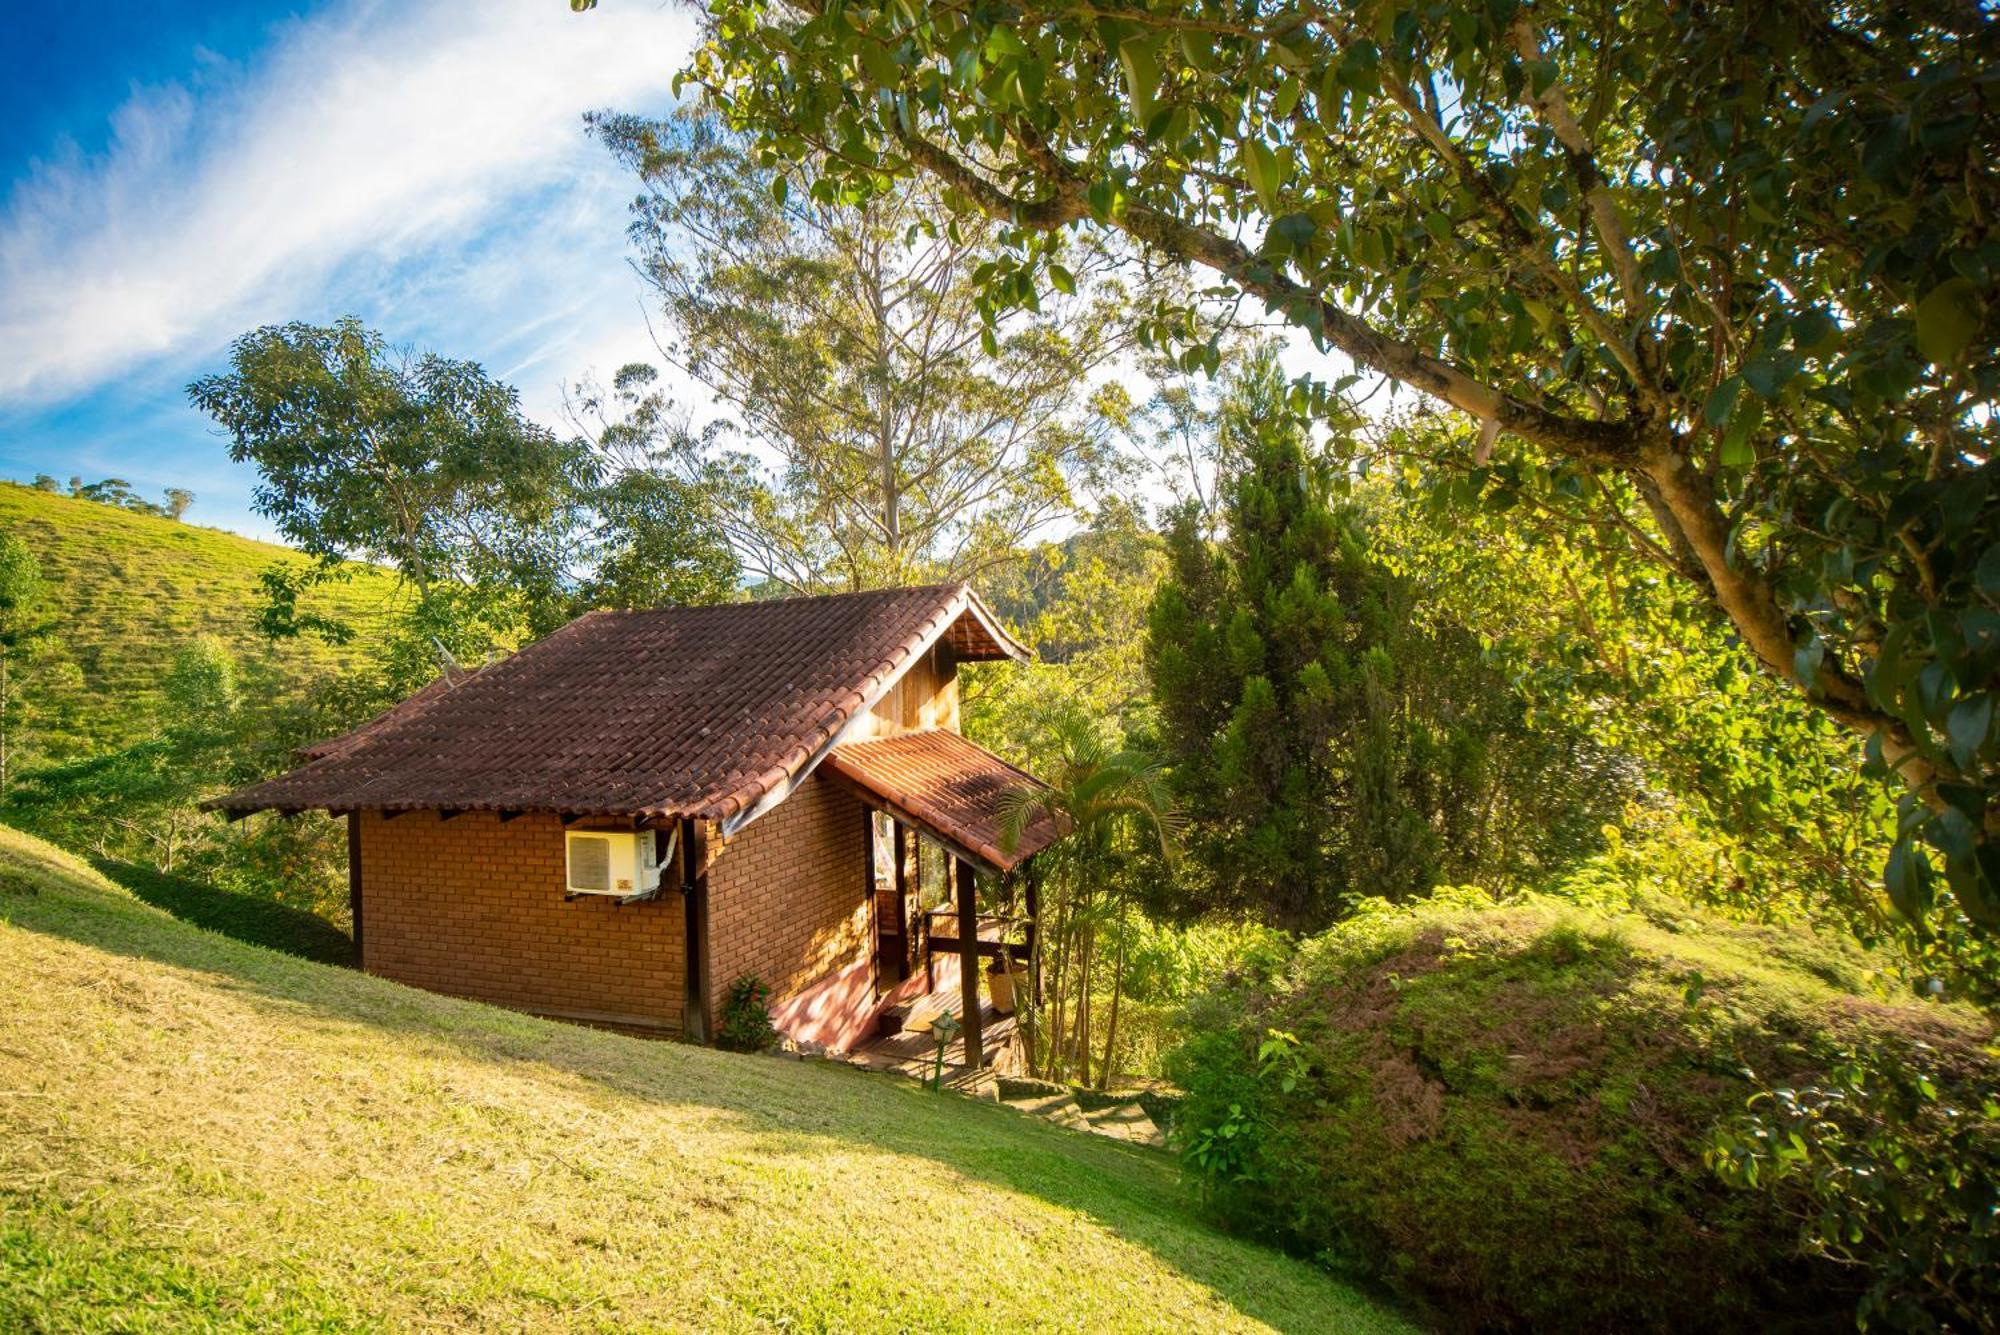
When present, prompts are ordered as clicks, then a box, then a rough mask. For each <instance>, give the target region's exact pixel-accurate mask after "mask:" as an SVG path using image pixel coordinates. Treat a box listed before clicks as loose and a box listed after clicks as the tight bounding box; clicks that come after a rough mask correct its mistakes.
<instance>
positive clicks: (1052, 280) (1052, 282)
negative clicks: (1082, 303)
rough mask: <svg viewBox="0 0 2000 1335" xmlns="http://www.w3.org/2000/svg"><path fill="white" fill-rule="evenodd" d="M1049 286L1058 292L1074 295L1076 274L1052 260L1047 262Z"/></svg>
mask: <svg viewBox="0 0 2000 1335" xmlns="http://www.w3.org/2000/svg"><path fill="white" fill-rule="evenodd" d="M1049 286H1051V287H1053V288H1054V289H1055V290H1056V291H1058V292H1067V293H1069V294H1070V295H1071V296H1075V295H1076V275H1075V274H1073V273H1071V272H1070V271H1069V270H1068V269H1065V268H1064V267H1063V266H1062V265H1060V264H1057V263H1055V262H1053V261H1051V262H1050V264H1049Z"/></svg>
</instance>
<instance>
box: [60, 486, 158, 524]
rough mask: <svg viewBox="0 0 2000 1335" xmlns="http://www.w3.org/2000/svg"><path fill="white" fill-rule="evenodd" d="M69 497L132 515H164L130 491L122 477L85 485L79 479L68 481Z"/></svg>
mask: <svg viewBox="0 0 2000 1335" xmlns="http://www.w3.org/2000/svg"><path fill="white" fill-rule="evenodd" d="M69 491H70V495H72V496H75V497H78V498H79V499H82V500H86V501H94V502H96V503H97V504H99V505H111V506H116V507H117V508H118V509H120V510H130V511H132V512H133V513H134V514H142V515H157V514H163V513H165V512H164V511H163V510H162V509H161V508H160V507H159V506H157V505H154V504H153V503H152V502H151V501H149V500H147V499H145V498H144V497H143V496H141V495H139V493H138V492H136V491H134V490H132V484H131V483H130V482H127V481H126V480H125V479H124V478H122V477H107V478H102V479H100V480H98V481H96V482H90V483H86V482H84V481H83V480H82V479H81V478H71V479H70V480H69Z"/></svg>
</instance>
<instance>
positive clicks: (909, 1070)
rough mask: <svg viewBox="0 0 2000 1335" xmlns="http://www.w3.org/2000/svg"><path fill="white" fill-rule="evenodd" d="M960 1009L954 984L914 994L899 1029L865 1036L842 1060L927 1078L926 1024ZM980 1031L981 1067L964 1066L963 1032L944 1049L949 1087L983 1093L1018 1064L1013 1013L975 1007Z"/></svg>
mask: <svg viewBox="0 0 2000 1335" xmlns="http://www.w3.org/2000/svg"><path fill="white" fill-rule="evenodd" d="M962 1009H963V1002H962V1000H961V998H960V993H959V988H958V984H957V983H956V982H953V984H952V985H951V986H950V987H941V988H939V989H938V990H937V991H935V992H929V993H925V994H923V995H921V996H919V997H918V998H917V999H916V1000H915V1001H914V1002H913V1003H912V1004H911V1006H910V1010H909V1014H908V1018H906V1019H905V1020H904V1022H903V1023H904V1028H903V1030H902V1032H900V1033H895V1034H885V1035H883V1036H881V1037H879V1038H874V1039H870V1040H869V1041H868V1042H866V1043H863V1044H861V1045H860V1046H859V1047H857V1048H855V1049H854V1050H853V1051H852V1052H850V1053H848V1055H847V1057H848V1060H849V1061H851V1062H853V1063H854V1064H855V1065H856V1066H864V1067H867V1068H868V1069H869V1070H871V1071H893V1072H895V1073H896V1074H898V1075H906V1076H909V1077H911V1078H912V1079H916V1080H929V1079H930V1078H931V1074H932V1072H933V1071H935V1070H936V1069H937V1039H936V1038H935V1037H934V1036H933V1035H932V1033H931V1027H930V1022H931V1020H932V1019H933V1018H934V1017H935V1016H937V1015H938V1014H939V1013H940V1012H949V1013H950V1014H952V1015H958V1014H959V1013H960V1012H961V1010H962ZM979 1015H980V1023H981V1026H982V1027H983V1029H984V1031H985V1032H984V1034H983V1036H982V1037H983V1039H984V1044H983V1048H984V1051H985V1054H986V1062H985V1065H984V1066H983V1067H982V1068H981V1069H980V1070H978V1071H973V1070H971V1069H970V1068H969V1067H967V1066H966V1064H965V1039H964V1036H963V1034H961V1035H960V1036H959V1037H957V1038H954V1039H953V1040H952V1041H951V1043H950V1044H949V1045H948V1046H947V1047H946V1048H945V1054H944V1080H945V1083H946V1084H947V1085H950V1086H951V1087H953V1088H954V1089H960V1090H965V1091H967V1092H987V1091H989V1090H990V1089H991V1087H992V1084H993V1081H994V1079H995V1078H996V1077H997V1076H1002V1075H1012V1074H1014V1073H1015V1072H1016V1070H1017V1069H1018V1067H1019V1066H1020V1046H1019V1044H1018V1043H1017V1042H1016V1038H1017V1026H1016V1025H1015V1022H1014V1017H1013V1016H1011V1015H1002V1014H1000V1013H999V1012H998V1011H996V1010H994V1009H993V1007H992V1006H991V1005H990V1004H988V1005H983V1006H981V1007H980V1011H979Z"/></svg>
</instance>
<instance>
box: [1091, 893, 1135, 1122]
mask: <svg viewBox="0 0 2000 1335" xmlns="http://www.w3.org/2000/svg"><path fill="white" fill-rule="evenodd" d="M1128 904H1129V901H1126V900H1123V899H1121V900H1120V901H1119V903H1118V954H1117V956H1116V958H1115V959H1114V960H1113V961H1112V965H1111V1014H1110V1015H1109V1016H1108V1017H1106V1019H1105V1022H1104V1059H1103V1060H1102V1061H1100V1062H1098V1063H1097V1087H1098V1088H1099V1089H1103V1088H1104V1087H1105V1086H1106V1085H1107V1084H1109V1083H1110V1081H1111V1073H1112V1072H1113V1071H1114V1070H1115V1069H1117V1068H1116V1067H1114V1066H1113V1065H1112V1057H1113V1056H1114V1055H1115V1054H1116V1052H1117V1050H1118V1002H1119V999H1120V998H1121V997H1122V996H1124V994H1125V927H1126V910H1127V907H1128Z"/></svg>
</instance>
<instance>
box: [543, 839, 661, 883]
mask: <svg viewBox="0 0 2000 1335" xmlns="http://www.w3.org/2000/svg"><path fill="white" fill-rule="evenodd" d="M566 836H567V837H566V839H565V841H564V842H565V843H566V844H567V845H568V848H567V852H568V863H569V872H568V878H567V879H568V883H569V892H570V893H571V894H573V895H616V896H619V897H621V898H622V897H624V896H627V895H643V894H649V893H651V892H652V891H654V890H657V889H659V888H660V864H659V862H658V860H657V857H658V854H657V851H656V848H655V845H654V842H653V832H652V831H651V830H636V831H634V830H569V831H567V832H566Z"/></svg>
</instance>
